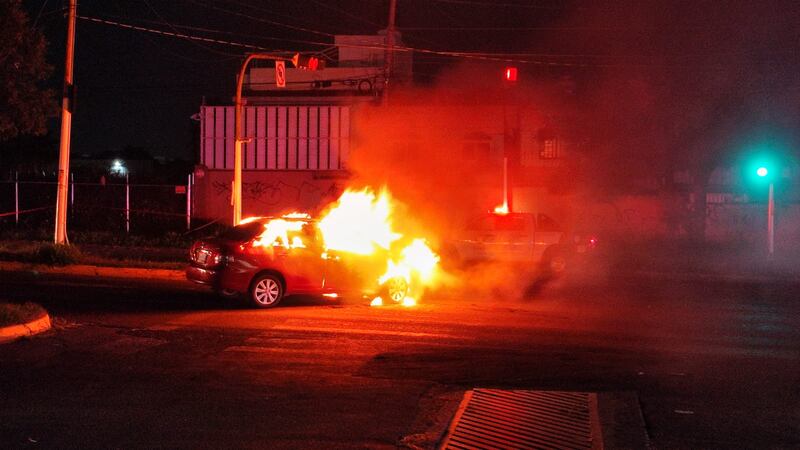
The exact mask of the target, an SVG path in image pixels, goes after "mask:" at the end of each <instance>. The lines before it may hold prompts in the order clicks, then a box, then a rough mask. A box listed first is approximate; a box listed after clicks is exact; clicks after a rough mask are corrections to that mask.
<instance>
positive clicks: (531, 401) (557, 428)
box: [441, 389, 602, 449]
mask: <svg viewBox="0 0 800 450" xmlns="http://www.w3.org/2000/svg"><path fill="white" fill-rule="evenodd" d="M441 448H443V449H477V448H491V449H495V448H497V449H512V448H513V449H517V448H520V449H521V448H543V449H544V448H546V449H592V448H594V449H600V448H602V439H601V437H600V424H599V419H598V414H597V394H592V393H586V392H559V391H526V390H513V391H509V390H502V389H474V390H472V391H468V392H467V393H465V394H464V399H463V400H462V401H461V405H460V407H459V408H458V411H457V412H456V415H455V417H454V418H453V422H452V423H451V425H450V428H449V430H448V433H447V436H445V439H444V441H443V444H442V447H441Z"/></svg>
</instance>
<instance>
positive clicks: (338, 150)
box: [200, 106, 350, 170]
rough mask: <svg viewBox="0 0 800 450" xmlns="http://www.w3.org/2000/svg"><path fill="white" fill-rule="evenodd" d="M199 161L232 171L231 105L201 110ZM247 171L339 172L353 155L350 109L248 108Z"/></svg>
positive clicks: (245, 122)
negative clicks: (351, 148)
mask: <svg viewBox="0 0 800 450" xmlns="http://www.w3.org/2000/svg"><path fill="white" fill-rule="evenodd" d="M200 115H201V128H200V133H201V140H200V141H201V143H200V162H201V163H202V164H204V165H205V166H206V167H208V168H209V169H227V170H232V169H233V135H234V129H233V121H234V107H233V106H203V107H201V108H200ZM242 135H243V137H245V138H251V139H252V140H251V141H250V142H249V143H247V144H244V145H243V146H242V161H243V166H242V168H243V169H245V170H341V169H345V168H346V167H347V159H348V156H349V151H350V107H348V106H246V107H245V108H244V114H243V117H242Z"/></svg>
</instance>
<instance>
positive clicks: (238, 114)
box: [73, 0, 297, 226]
mask: <svg viewBox="0 0 800 450" xmlns="http://www.w3.org/2000/svg"><path fill="white" fill-rule="evenodd" d="M73 1H74V0H73ZM254 59H265V60H271V61H292V60H293V59H292V58H285V57H283V56H275V55H271V54H268V53H251V54H249V55H247V58H245V59H244V61H243V62H242V67H240V68H239V77H238V78H236V99H235V100H234V102H235V105H236V107H235V108H234V115H233V117H234V118H233V128H234V137H233V183H232V185H231V205H232V206H233V221H232V222H233V226H236V225H239V222H241V221H242V143H243V142H247V141H248V140H249V139H243V138H242V109H243V106H242V86H243V85H244V74H245V71H247V66H248V64H250V61H252V60H254ZM296 60H297V56H296V57H295V61H296ZM295 64H297V63H296V62H295Z"/></svg>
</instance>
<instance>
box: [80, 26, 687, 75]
mask: <svg viewBox="0 0 800 450" xmlns="http://www.w3.org/2000/svg"><path fill="white" fill-rule="evenodd" d="M77 17H78V18H79V19H81V20H86V21H90V22H95V23H102V24H106V25H111V26H116V27H120V28H126V29H131V30H136V31H142V32H147V33H152V34H157V35H162V36H170V37H176V38H181V39H191V40H194V41H199V42H207V43H213V44H219V45H229V46H234V47H239V48H242V49H247V50H251V51H254V50H256V51H270V52H275V53H290V52H287V51H284V50H275V49H271V48H267V47H264V46H261V45H255V44H249V43H243V42H237V41H232V40H225V39H216V38H209V37H204V36H196V35H193V34H188V33H181V32H176V31H165V30H159V29H154V28H149V27H144V26H139V25H133V24H129V23H124V22H120V21H115V20H108V19H102V18H97V17H91V16H84V15H78V16H77ZM179 27H180V25H173V28H174V29H175V28H179ZM205 30H206V31H213V30H210V29H205ZM216 32H221V31H218V30H217V31H216ZM262 39H265V40H277V41H285V42H294V43H301V44H306V45H313V46H320V47H325V48H330V47H331V45H332V43H330V42H321V41H311V40H303V39H281V38H269V37H263V38H262ZM337 45H338V46H339V47H349V48H361V49H373V50H386V49H387V48H388V47H387V46H386V45H381V44H337ZM393 48H394V50H395V51H397V52H415V53H419V54H421V55H425V56H427V57H428V58H436V57H440V58H462V59H471V60H478V61H492V62H503V63H516V64H531V65H542V66H564V67H588V66H599V67H603V66H616V65H627V66H652V65H671V64H669V63H652V62H626V61H616V62H604V61H598V60H597V59H602V58H615V59H617V58H648V59H653V58H660V56H658V57H657V56H645V55H592V54H550V53H497V52H464V51H446V50H432V49H427V48H420V47H409V46H404V45H398V46H394V47H393ZM678 56H680V55H678ZM698 56H702V55H698ZM545 58H554V59H559V58H560V59H561V60H551V59H545ZM564 58H571V59H574V58H584V59H585V58H592V59H593V60H592V61H577V62H576V61H563V59H564ZM287 59H288V58H287Z"/></svg>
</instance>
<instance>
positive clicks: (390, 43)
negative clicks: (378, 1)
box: [383, 0, 397, 105]
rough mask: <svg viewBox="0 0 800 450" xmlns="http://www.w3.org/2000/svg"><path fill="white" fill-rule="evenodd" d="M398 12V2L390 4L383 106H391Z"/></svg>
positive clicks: (392, 1) (394, 0)
mask: <svg viewBox="0 0 800 450" xmlns="http://www.w3.org/2000/svg"><path fill="white" fill-rule="evenodd" d="M396 12H397V0H391V1H390V2H389V24H388V26H387V27H386V58H385V59H386V61H385V62H386V64H385V67H384V75H383V76H384V81H383V104H384V105H388V104H389V83H390V80H391V78H392V72H393V70H394V20H395V16H396Z"/></svg>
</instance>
